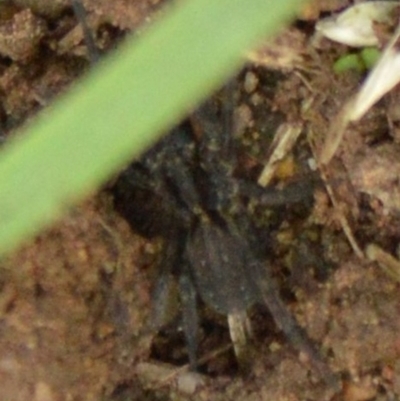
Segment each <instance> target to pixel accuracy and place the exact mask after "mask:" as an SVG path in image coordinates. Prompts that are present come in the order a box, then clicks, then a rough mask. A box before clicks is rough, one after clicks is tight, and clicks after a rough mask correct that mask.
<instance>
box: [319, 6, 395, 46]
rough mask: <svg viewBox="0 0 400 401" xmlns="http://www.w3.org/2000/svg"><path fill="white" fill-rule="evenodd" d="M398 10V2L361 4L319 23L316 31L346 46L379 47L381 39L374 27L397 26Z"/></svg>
mask: <svg viewBox="0 0 400 401" xmlns="http://www.w3.org/2000/svg"><path fill="white" fill-rule="evenodd" d="M396 8H400V4H399V2H397V1H368V2H364V3H359V4H356V5H354V6H352V7H349V8H347V9H346V10H345V11H343V12H341V13H339V14H337V15H334V16H332V17H328V18H324V19H322V20H320V21H318V22H317V24H316V26H315V29H316V31H317V33H318V34H320V35H322V36H325V37H326V38H328V39H330V40H333V41H335V42H339V43H342V44H344V45H348V46H352V47H368V46H377V45H378V44H379V37H378V35H377V32H376V30H375V29H374V25H375V24H383V25H389V26H393V25H394V26H396V25H397V23H396V21H394V19H395V18H396V17H395V15H396V14H397V13H396V12H395V11H396Z"/></svg>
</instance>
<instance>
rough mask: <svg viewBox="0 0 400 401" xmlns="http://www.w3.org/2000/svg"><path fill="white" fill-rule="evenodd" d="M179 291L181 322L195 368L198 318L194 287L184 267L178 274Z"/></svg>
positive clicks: (191, 367) (193, 368) (192, 367)
mask: <svg viewBox="0 0 400 401" xmlns="http://www.w3.org/2000/svg"><path fill="white" fill-rule="evenodd" d="M179 292H180V298H181V302H182V323H183V331H184V334H185V338H186V344H187V350H188V354H189V364H190V369H191V370H194V371H195V370H197V367H198V366H197V365H198V364H197V348H198V328H199V319H198V315H197V300H196V288H195V286H194V284H193V282H192V279H191V277H190V274H189V272H188V271H187V269H184V270H183V271H182V273H181V274H180V276H179Z"/></svg>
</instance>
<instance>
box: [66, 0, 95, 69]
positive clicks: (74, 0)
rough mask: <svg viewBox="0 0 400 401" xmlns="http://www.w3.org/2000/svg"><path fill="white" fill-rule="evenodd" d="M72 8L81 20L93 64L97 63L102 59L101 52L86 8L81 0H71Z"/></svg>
mask: <svg viewBox="0 0 400 401" xmlns="http://www.w3.org/2000/svg"><path fill="white" fill-rule="evenodd" d="M71 5H72V9H73V10H74V14H75V16H76V19H77V20H78V21H79V23H80V24H81V27H82V31H83V37H84V39H85V43H86V47H87V52H88V57H89V61H90V62H91V63H92V64H95V63H97V61H99V59H100V53H99V50H98V49H97V46H96V44H95V41H94V37H93V33H92V30H91V29H90V28H89V26H88V24H87V21H86V10H85V7H84V6H83V4H82V2H81V0H71Z"/></svg>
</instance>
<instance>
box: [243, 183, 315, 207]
mask: <svg viewBox="0 0 400 401" xmlns="http://www.w3.org/2000/svg"><path fill="white" fill-rule="evenodd" d="M316 180H317V179H313V178H311V180H302V181H297V182H293V183H289V184H288V185H287V186H285V187H284V188H282V189H277V188H274V187H261V186H260V185H258V184H256V183H255V182H252V181H247V180H242V179H238V180H237V181H238V185H239V190H240V193H241V194H243V196H245V197H247V198H250V199H256V200H257V203H258V204H260V205H264V206H282V205H291V204H293V203H298V202H304V201H305V200H307V199H312V197H313V194H314V189H315V183H316V182H315V181H316Z"/></svg>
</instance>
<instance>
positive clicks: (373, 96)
mask: <svg viewBox="0 0 400 401" xmlns="http://www.w3.org/2000/svg"><path fill="white" fill-rule="evenodd" d="M399 41H400V25H399V27H398V28H397V31H396V33H395V35H394V36H393V38H392V40H391V41H390V42H389V43H388V45H387V47H386V48H385V50H384V52H383V53H382V56H381V57H380V59H379V61H378V62H377V64H376V65H375V67H374V68H373V70H372V71H371V72H370V73H369V75H368V77H367V79H366V80H365V82H364V84H363V85H362V87H361V89H360V91H359V92H358V94H357V96H356V98H355V100H354V103H353V105H352V107H351V112H350V114H349V119H350V121H357V120H359V119H360V118H361V117H362V116H363V115H364V114H365V113H366V112H367V111H368V110H369V109H370V108H371V106H372V105H374V104H375V103H376V102H377V101H378V100H379V99H380V98H381V97H382V96H383V95H385V94H386V93H388V92H389V91H390V90H391V89H393V88H394V87H395V86H396V85H397V84H398V83H399V82H400V51H399Z"/></svg>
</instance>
